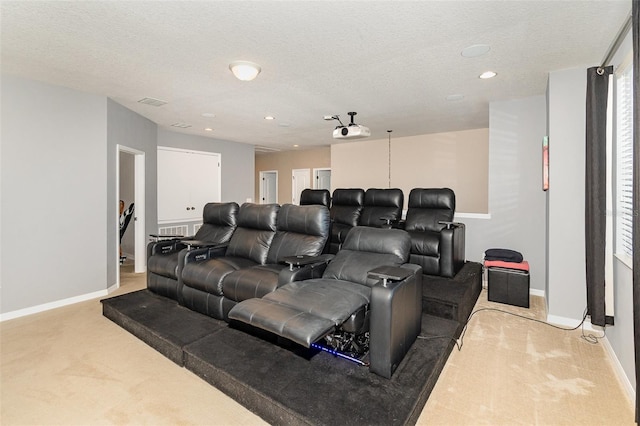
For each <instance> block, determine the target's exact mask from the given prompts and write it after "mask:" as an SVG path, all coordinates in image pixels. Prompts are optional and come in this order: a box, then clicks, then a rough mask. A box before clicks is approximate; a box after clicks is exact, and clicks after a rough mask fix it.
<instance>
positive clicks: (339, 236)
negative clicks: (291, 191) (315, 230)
mask: <svg viewBox="0 0 640 426" xmlns="http://www.w3.org/2000/svg"><path fill="white" fill-rule="evenodd" d="M403 203H404V195H403V193H402V190H401V189H397V188H391V189H378V188H369V189H367V191H366V192H365V191H364V190H362V189H360V188H348V189H336V190H334V191H333V199H332V204H331V241H330V244H329V248H328V251H329V253H333V254H335V253H337V252H338V250H340V246H341V245H342V242H344V240H345V238H346V236H347V233H348V232H349V230H350V229H351V228H353V227H354V226H369V227H374V228H381V227H390V226H391V224H392V223H394V222H397V221H399V220H400V219H401V217H402V205H403Z"/></svg>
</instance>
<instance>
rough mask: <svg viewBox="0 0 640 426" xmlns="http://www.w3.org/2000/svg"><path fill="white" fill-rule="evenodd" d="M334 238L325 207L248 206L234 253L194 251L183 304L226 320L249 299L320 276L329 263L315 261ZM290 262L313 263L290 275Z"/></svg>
mask: <svg viewBox="0 0 640 426" xmlns="http://www.w3.org/2000/svg"><path fill="white" fill-rule="evenodd" d="M328 233H329V212H328V210H327V208H326V207H324V206H319V205H315V206H294V205H291V204H285V205H283V206H282V207H280V206H279V205H277V204H267V205H258V204H251V203H245V204H243V205H242V206H241V207H240V211H239V212H238V227H237V229H236V231H235V232H234V234H233V237H232V238H231V241H230V242H229V244H228V247H225V248H224V249H220V248H219V247H216V248H212V249H203V250H191V251H190V252H188V253H187V255H186V256H185V265H184V268H183V269H182V271H180V279H181V282H182V283H183V287H182V294H183V296H182V303H183V305H184V306H186V307H188V308H190V309H192V310H195V311H197V312H200V313H203V314H206V315H209V316H212V317H214V318H217V319H226V318H227V313H228V311H229V309H231V307H233V306H234V305H235V304H236V303H237V302H239V301H241V300H244V299H245V298H247V297H260V296H263V295H264V294H266V293H268V292H271V291H273V290H274V289H276V288H277V287H278V286H279V285H281V284H282V283H285V282H290V281H292V280H294V279H297V277H312V276H315V275H314V274H317V275H319V274H321V273H322V271H323V268H322V266H323V265H326V261H327V259H319V260H317V259H315V257H316V256H318V255H319V254H321V252H322V249H323V247H324V245H325V242H326V240H327V237H328ZM289 256H300V257H303V258H304V260H308V258H312V259H311V262H308V263H309V264H306V265H303V266H301V267H299V268H293V267H291V268H290V269H291V270H289V269H287V267H286V266H285V265H284V263H282V261H283V260H284V259H285V258H287V257H289ZM295 263H296V264H298V263H305V262H298V261H296V262H295Z"/></svg>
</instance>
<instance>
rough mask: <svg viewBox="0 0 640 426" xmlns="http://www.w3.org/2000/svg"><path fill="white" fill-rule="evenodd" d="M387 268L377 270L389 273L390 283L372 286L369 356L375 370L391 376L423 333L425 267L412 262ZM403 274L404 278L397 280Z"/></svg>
mask: <svg viewBox="0 0 640 426" xmlns="http://www.w3.org/2000/svg"><path fill="white" fill-rule="evenodd" d="M407 266H410V267H407ZM386 268H387V267H383V269H382V271H381V272H378V273H377V274H379V275H380V276H388V277H389V278H387V282H386V285H385V284H384V283H380V284H376V285H374V286H373V287H372V288H371V303H370V305H369V306H370V308H371V320H370V338H371V339H370V344H369V360H370V363H371V364H370V369H371V371H372V372H374V373H376V374H378V375H380V376H382V377H386V378H391V375H392V374H393V372H394V371H395V370H396V368H397V367H398V365H399V364H400V362H401V361H402V359H403V358H404V356H405V354H406V353H407V351H408V350H409V348H410V347H411V345H412V344H413V342H414V341H415V339H416V337H417V336H418V335H419V334H420V329H421V321H422V268H421V267H420V266H418V265H408V264H405V265H402V266H401V267H390V268H389V269H386ZM376 269H380V268H376ZM407 274H408V275H407ZM402 276H405V278H404V279H402V280H399V281H395V280H393V278H400V277H402Z"/></svg>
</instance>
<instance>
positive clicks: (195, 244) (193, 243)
mask: <svg viewBox="0 0 640 426" xmlns="http://www.w3.org/2000/svg"><path fill="white" fill-rule="evenodd" d="M180 242H181V243H182V244H184V245H186V246H187V248H188V249H189V250H193V249H196V248H203V247H217V246H220V245H221V244H220V243H214V242H211V241H203V240H192V239H184V240H180Z"/></svg>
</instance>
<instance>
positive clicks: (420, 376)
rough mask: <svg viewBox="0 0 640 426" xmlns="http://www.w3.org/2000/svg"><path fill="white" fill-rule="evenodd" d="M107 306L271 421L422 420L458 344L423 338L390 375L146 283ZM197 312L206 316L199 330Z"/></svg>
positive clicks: (438, 326)
mask: <svg viewBox="0 0 640 426" xmlns="http://www.w3.org/2000/svg"><path fill="white" fill-rule="evenodd" d="M163 299H164V300H163ZM103 311H104V314H105V316H107V317H108V318H110V319H111V320H113V321H114V322H116V323H117V324H119V325H121V326H122V327H123V328H125V329H127V330H129V331H131V332H132V333H134V334H135V335H136V336H139V337H140V338H141V339H142V340H144V341H145V342H147V343H148V344H149V345H150V346H152V347H154V348H159V349H158V350H159V351H160V352H161V353H163V354H165V355H167V356H169V355H171V356H172V357H173V358H172V359H173V360H174V362H175V361H176V360H175V359H174V358H180V362H177V363H178V364H182V363H183V364H184V366H185V367H186V368H187V369H189V370H190V371H192V372H194V373H195V374H197V375H198V376H200V377H201V378H203V379H204V380H205V381H207V382H208V383H210V384H212V385H214V386H216V387H217V388H218V389H220V390H222V391H223V392H225V393H226V394H228V395H229V396H231V397H232V398H234V399H235V400H237V401H238V402H240V403H241V404H242V405H244V406H245V407H246V408H248V409H249V410H251V411H253V412H255V413H256V414H258V415H259V416H261V417H262V418H263V419H265V420H266V421H268V422H269V423H272V424H287V425H290V424H327V425H328V424H338V423H339V424H346V425H348V424H353V425H361V424H385V425H387V424H388V425H394V424H398V425H399V424H412V423H415V422H416V420H417V419H418V417H419V415H420V413H421V411H422V408H423V406H424V404H425V402H426V400H427V398H428V397H429V394H430V393H431V390H432V389H433V387H434V386H435V383H436V381H437V378H438V376H439V374H440V372H441V370H442V368H443V367H444V364H445V362H446V360H447V358H448V356H449V353H450V352H451V349H452V347H453V341H452V340H451V339H450V338H449V337H445V338H442V337H438V338H435V339H432V340H425V339H419V340H417V341H416V342H415V343H414V344H413V346H412V347H411V349H410V350H409V352H408V353H407V355H406V357H405V359H404V360H403V362H402V363H401V364H400V366H399V367H398V369H397V370H396V372H395V373H394V375H393V376H392V378H391V379H390V380H387V379H384V378H382V377H379V376H377V375H375V374H373V373H371V372H369V369H368V368H367V367H362V366H359V365H356V364H354V363H351V362H349V361H346V360H343V359H340V358H336V357H334V356H333V355H330V354H327V353H324V352H319V353H315V351H314V352H313V353H312V352H309V351H308V350H307V349H304V348H301V347H299V346H297V345H293V346H292V347H289V346H287V345H283V344H280V345H279V344H276V343H275V342H274V341H273V339H268V338H267V339H265V338H264V336H263V337H258V336H254V335H252V334H249V333H247V332H245V331H242V330H239V329H236V328H234V327H231V326H229V325H227V324H226V323H224V322H222V321H218V320H214V319H212V318H208V317H206V316H203V315H200V314H197V313H195V312H192V311H189V310H188V309H185V308H184V307H181V306H179V305H177V304H176V303H175V302H173V301H171V300H169V299H165V298H162V297H160V296H157V295H155V294H153V293H151V292H149V291H147V290H143V291H139V292H136V293H130V294H128V295H123V296H118V297H116V298H112V299H106V300H103ZM192 315H197V316H198V317H200V318H199V321H201V322H200V324H198V325H197V327H196V329H197V330H196V333H195V334H194V333H193V332H192V331H190V329H191V326H190V325H189V321H193V318H191V316H192ZM187 317H189V318H190V320H189V321H187V320H186V318H187ZM422 325H423V330H422V333H421V334H422V336H453V335H454V333H455V332H456V329H457V328H458V323H457V322H455V321H450V320H446V319H443V318H437V317H432V316H429V315H424V316H423V324H422ZM181 328H182V329H183V330H184V336H180V335H181V332H180V331H179V330H180V329H181ZM179 336H180V337H179ZM185 337H186V338H185ZM170 346H173V348H172V349H169V347H170ZM177 353H182V355H181V357H176V356H175V354H177Z"/></svg>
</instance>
